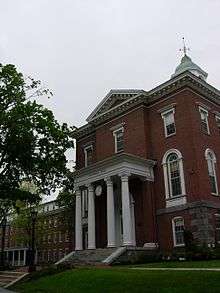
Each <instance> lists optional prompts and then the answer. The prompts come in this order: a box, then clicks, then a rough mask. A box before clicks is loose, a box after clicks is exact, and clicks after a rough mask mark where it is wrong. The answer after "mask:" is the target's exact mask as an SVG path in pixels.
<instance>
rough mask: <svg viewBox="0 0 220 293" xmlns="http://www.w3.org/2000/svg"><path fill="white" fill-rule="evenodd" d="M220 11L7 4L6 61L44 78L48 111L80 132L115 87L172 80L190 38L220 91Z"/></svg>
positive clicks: (216, 0)
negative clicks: (48, 98) (50, 92)
mask: <svg viewBox="0 0 220 293" xmlns="http://www.w3.org/2000/svg"><path fill="white" fill-rule="evenodd" d="M219 12H220V0H188V1H186V0H185V1H177V0H166V1H165V0H154V1H147V0H108V1H106V0H16V1H15V0H0V28H1V29H0V62H1V63H4V64H6V63H13V64H15V65H16V66H17V67H18V68H19V70H20V71H22V72H23V73H24V74H25V75H31V76H33V77H34V78H36V79H41V80H42V81H43V83H44V85H45V86H46V87H49V88H50V89H51V90H52V91H53V93H54V97H53V98H52V99H51V100H49V101H45V105H47V106H48V107H49V108H51V109H52V110H53V111H54V113H55V116H56V118H57V119H58V120H59V121H61V122H68V123H69V124H71V125H76V126H80V125H82V124H84V123H85V119H86V118H87V116H88V115H89V114H90V113H91V111H92V110H93V109H94V108H95V107H96V105H97V104H98V103H99V102H100V100H101V99H102V98H103V97H104V96H105V95H106V94H107V93H108V91H109V90H110V89H112V88H137V89H145V90H150V89H151V88H153V87H155V86H156V85H158V84H160V83H162V82H164V81H166V80H167V79H169V78H170V75H171V74H172V73H173V72H174V69H175V67H176V66H177V65H178V63H179V62H180V59H181V53H180V52H179V48H181V47H182V40H181V39H182V37H183V36H185V39H186V42H187V46H189V47H190V49H191V51H190V53H189V55H190V56H191V57H192V59H193V61H194V62H196V63H197V64H198V65H200V66H201V67H202V68H203V69H204V70H206V71H207V72H208V73H209V77H208V82H209V83H211V84H212V85H214V86H216V87H217V88H218V87H219V78H220V58H219V52H220V42H219V36H220V17H219ZM70 159H71V157H70Z"/></svg>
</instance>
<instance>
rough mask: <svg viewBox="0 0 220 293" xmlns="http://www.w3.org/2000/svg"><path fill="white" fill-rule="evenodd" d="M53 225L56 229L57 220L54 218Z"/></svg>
mask: <svg viewBox="0 0 220 293" xmlns="http://www.w3.org/2000/svg"><path fill="white" fill-rule="evenodd" d="M53 225H54V227H57V219H56V218H55V219H54V222H53Z"/></svg>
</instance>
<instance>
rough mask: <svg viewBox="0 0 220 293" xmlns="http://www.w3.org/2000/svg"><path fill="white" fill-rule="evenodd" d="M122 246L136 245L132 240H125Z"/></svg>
mask: <svg viewBox="0 0 220 293" xmlns="http://www.w3.org/2000/svg"><path fill="white" fill-rule="evenodd" d="M122 246H134V244H133V243H132V242H130V241H126V242H123V244H122Z"/></svg>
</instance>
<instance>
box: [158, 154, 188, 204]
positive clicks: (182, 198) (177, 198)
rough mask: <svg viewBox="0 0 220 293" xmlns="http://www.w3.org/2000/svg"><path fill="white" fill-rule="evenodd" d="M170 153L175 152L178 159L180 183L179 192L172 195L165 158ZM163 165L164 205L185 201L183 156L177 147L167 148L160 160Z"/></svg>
mask: <svg viewBox="0 0 220 293" xmlns="http://www.w3.org/2000/svg"><path fill="white" fill-rule="evenodd" d="M170 154H176V155H177V157H178V159H177V162H178V164H179V172H180V184H181V194H179V195H176V196H173V195H172V186H171V180H170V174H169V172H170V170H169V164H168V162H167V159H168V157H169V155H170ZM162 166H163V173H164V186H165V197H166V206H167V207H169V206H174V205H181V204H185V203H186V188H185V178H184V171H183V157H182V154H181V152H180V151H179V150H177V149H170V150H168V151H167V152H166V153H165V154H164V156H163V160H162Z"/></svg>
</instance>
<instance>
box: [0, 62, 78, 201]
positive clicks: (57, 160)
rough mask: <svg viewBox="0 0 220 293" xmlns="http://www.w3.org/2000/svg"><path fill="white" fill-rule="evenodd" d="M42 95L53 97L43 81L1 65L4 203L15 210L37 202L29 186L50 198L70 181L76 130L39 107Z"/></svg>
mask: <svg viewBox="0 0 220 293" xmlns="http://www.w3.org/2000/svg"><path fill="white" fill-rule="evenodd" d="M42 95H44V96H45V95H46V96H48V95H49V96H51V92H50V91H49V90H47V89H43V88H42V87H41V82H40V81H35V80H34V79H32V78H27V79H25V78H24V76H23V75H22V74H21V73H19V72H18V71H17V70H16V68H15V66H14V65H11V64H8V65H5V66H4V65H2V64H0V166H1V169H0V198H1V199H2V200H5V199H7V200H9V201H10V205H11V204H12V205H15V203H16V201H17V200H18V199H20V200H26V199H28V200H29V201H30V198H32V197H33V194H31V193H30V192H26V191H24V190H21V189H20V184H21V182H23V181H29V182H33V184H35V185H36V186H37V188H38V190H39V194H49V193H50V192H51V191H54V190H55V189H56V188H61V187H62V186H63V183H64V182H65V180H66V174H67V168H66V162H67V161H66V156H65V152H66V151H67V150H68V149H70V148H72V147H73V135H72V133H73V130H74V127H68V126H67V124H65V123H64V124H59V123H58V121H57V120H56V119H55V118H54V115H53V113H52V111H50V110H48V109H47V108H45V107H44V106H43V105H41V104H38V103H37V102H36V98H37V97H39V96H42Z"/></svg>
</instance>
